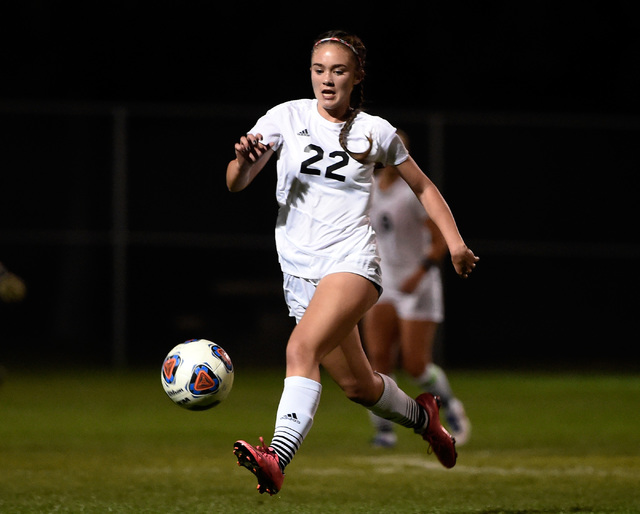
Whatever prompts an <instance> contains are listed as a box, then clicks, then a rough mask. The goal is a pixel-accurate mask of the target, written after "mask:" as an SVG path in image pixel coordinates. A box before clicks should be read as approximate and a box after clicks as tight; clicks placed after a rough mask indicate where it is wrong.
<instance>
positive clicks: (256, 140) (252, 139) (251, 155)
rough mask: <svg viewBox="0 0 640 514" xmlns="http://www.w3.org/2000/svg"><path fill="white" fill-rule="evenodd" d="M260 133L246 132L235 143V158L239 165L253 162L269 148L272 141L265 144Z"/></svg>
mask: <svg viewBox="0 0 640 514" xmlns="http://www.w3.org/2000/svg"><path fill="white" fill-rule="evenodd" d="M261 140H262V134H255V135H253V134H247V135H246V136H242V137H241V138H240V142H239V143H236V145H235V149H236V158H237V159H238V162H239V163H240V165H243V164H249V165H251V164H253V163H255V162H257V161H258V159H260V157H262V156H263V155H264V154H265V153H266V152H267V151H269V150H270V149H271V147H272V146H273V143H268V144H265V143H263V142H262V141H261Z"/></svg>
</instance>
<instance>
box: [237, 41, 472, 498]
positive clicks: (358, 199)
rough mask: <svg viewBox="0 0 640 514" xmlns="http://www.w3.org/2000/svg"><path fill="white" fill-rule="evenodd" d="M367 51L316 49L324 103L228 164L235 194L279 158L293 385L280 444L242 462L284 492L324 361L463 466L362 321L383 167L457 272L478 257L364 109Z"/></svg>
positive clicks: (263, 136)
mask: <svg viewBox="0 0 640 514" xmlns="http://www.w3.org/2000/svg"><path fill="white" fill-rule="evenodd" d="M365 57H366V49H365V47H364V45H363V44H362V41H360V39H359V38H358V37H357V36H354V35H350V34H347V33H344V32H339V31H334V32H330V33H327V34H324V35H323V36H321V37H320V38H318V39H317V40H316V41H315V43H314V45H313V48H312V52H311V85H312V87H313V93H314V96H315V98H314V99H312V100H311V99H304V100H295V101H291V102H287V103H284V104H281V105H278V106H276V107H274V108H273V109H271V110H269V111H268V112H267V113H266V114H265V115H264V116H263V117H262V118H260V119H259V120H258V122H257V123H256V125H255V126H254V127H253V128H252V129H251V130H250V131H249V132H248V133H247V135H246V136H243V137H241V138H240V141H239V142H238V143H236V145H235V153H236V158H235V159H234V160H232V161H231V162H230V163H229V165H228V167H227V186H228V188H229V190H230V191H241V190H242V189H244V188H246V187H247V186H248V185H249V184H250V183H251V182H252V181H253V179H254V178H255V177H256V175H257V174H258V173H259V172H260V170H262V169H263V168H264V165H265V164H266V162H267V161H268V160H269V159H270V158H271V157H272V156H273V155H274V154H275V155H276V156H277V171H278V180H277V191H276V197H277V201H278V204H279V212H278V218H277V222H276V247H277V251H278V257H279V260H280V265H281V268H282V272H283V276H284V293H285V299H286V302H287V305H288V307H289V312H290V314H291V316H294V317H295V318H296V320H297V325H296V327H295V328H294V330H293V331H292V333H291V336H290V338H289V341H288V343H287V349H286V378H285V381H284V389H283V392H282V396H281V398H280V404H279V406H278V409H277V413H276V425H275V430H274V434H273V438H272V440H271V443H270V444H269V445H268V446H266V445H265V444H264V441H263V439H262V438H260V445H259V446H255V447H254V446H252V445H251V444H249V443H247V442H245V441H242V440H239V441H236V443H235V445H234V453H235V455H236V457H237V458H238V464H239V465H242V466H245V467H246V468H248V469H249V470H250V471H251V472H252V473H254V474H255V475H256V477H257V479H258V491H259V492H260V493H264V492H267V493H269V494H271V495H273V494H276V493H277V492H278V491H279V490H280V488H281V487H282V483H283V481H284V470H285V467H286V466H287V465H288V464H289V463H290V462H291V459H292V458H293V456H294V454H295V453H296V451H297V450H298V449H299V448H300V445H301V444H302V442H303V440H304V438H305V437H306V435H307V433H308V432H309V430H310V428H311V424H312V422H313V417H314V414H315V412H316V409H317V407H318V403H319V401H320V392H321V389H322V386H321V384H320V366H321V365H322V366H323V367H324V368H325V369H326V370H327V372H328V373H329V374H330V375H331V377H332V378H333V379H334V380H335V381H336V383H337V384H338V385H339V386H340V387H341V388H342V390H343V391H344V393H345V394H346V396H347V397H348V398H349V399H350V400H352V401H354V402H357V403H360V404H362V405H364V406H365V407H366V408H368V409H370V410H371V411H372V412H374V413H375V414H378V415H379V416H381V417H383V418H385V419H389V420H391V421H394V422H396V423H398V424H400V425H403V426H405V427H408V428H412V429H414V430H415V431H416V432H417V433H419V434H421V435H422V437H423V438H424V439H425V440H426V441H427V442H428V443H429V445H430V446H431V447H432V449H433V452H434V453H435V454H436V456H437V457H438V459H439V460H440V462H441V463H442V464H443V465H444V466H445V467H448V468H450V467H453V466H454V465H455V463H456V457H457V453H456V449H455V440H454V439H453V437H452V436H451V435H450V434H449V433H448V432H447V431H446V430H445V429H444V427H442V425H441V424H440V420H439V410H438V408H439V407H438V402H439V400H438V399H437V398H435V397H434V396H432V395H431V394H428V393H424V394H421V395H420V396H418V398H416V399H415V400H413V399H411V398H410V397H409V396H408V395H406V394H405V393H404V392H403V391H401V390H400V389H399V388H398V386H397V385H396V383H395V382H394V381H393V380H392V379H390V378H389V377H387V376H384V375H381V374H377V373H375V372H374V371H373V370H372V368H371V365H370V364H369V361H368V360H367V357H366V355H365V353H364V350H363V347H362V343H361V341H360V337H359V335H358V329H357V323H358V321H359V320H360V319H361V318H362V317H363V316H364V314H365V313H366V312H367V311H368V310H369V308H370V307H371V306H372V305H374V304H375V302H376V301H377V299H378V296H379V294H380V291H381V283H382V280H381V276H380V262H379V256H378V253H377V249H376V240H375V234H374V232H373V229H372V227H371V224H370V223H369V215H368V213H369V201H370V200H369V195H370V192H371V187H372V176H373V169H374V167H375V166H376V164H380V165H383V166H386V165H390V164H392V165H395V166H397V167H398V171H399V173H400V175H401V176H402V178H403V179H404V180H405V181H407V183H408V184H409V185H410V186H411V188H412V189H413V191H414V192H415V194H416V195H417V196H418V198H419V199H420V201H421V203H422V205H423V206H424V207H425V209H426V210H427V211H428V213H429V216H430V217H431V218H432V219H433V220H434V221H435V222H436V223H437V224H438V226H439V227H440V230H441V231H442V233H443V235H444V238H445V240H446V242H447V246H448V248H449V251H450V254H451V258H452V262H453V266H454V267H455V269H456V272H457V273H458V274H459V275H460V276H462V277H465V278H466V277H468V276H469V274H470V273H471V271H472V270H473V269H474V267H475V265H476V261H477V260H478V259H477V257H475V256H474V254H473V252H472V251H471V250H470V249H468V248H467V246H466V245H465V243H464V241H463V239H462V237H461V236H460V233H459V232H458V229H457V227H456V223H455V221H454V219H453V216H452V214H451V211H450V210H449V207H448V206H447V204H446V202H445V201H444V199H443V198H442V196H441V195H440V193H439V191H438V189H437V188H436V187H435V186H434V185H433V183H432V182H431V181H430V180H429V179H428V178H427V177H426V176H425V175H424V174H423V173H422V171H421V170H420V168H419V167H418V166H417V165H416V163H415V162H414V161H413V159H412V158H411V157H410V156H409V154H408V153H407V151H406V149H405V147H404V145H403V144H402V141H401V139H400V138H399V137H398V136H397V135H396V131H395V129H394V128H393V127H392V126H391V125H390V124H389V123H388V122H386V121H385V120H383V119H381V118H378V117H374V116H370V115H368V114H366V113H364V112H362V110H361V109H360V106H361V101H362V81H363V79H364V64H365Z"/></svg>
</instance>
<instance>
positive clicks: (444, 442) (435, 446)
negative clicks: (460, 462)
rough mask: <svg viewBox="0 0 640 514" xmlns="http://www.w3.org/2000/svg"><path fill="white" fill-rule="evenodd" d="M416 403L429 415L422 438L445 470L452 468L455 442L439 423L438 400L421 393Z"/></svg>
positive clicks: (430, 395)
mask: <svg viewBox="0 0 640 514" xmlns="http://www.w3.org/2000/svg"><path fill="white" fill-rule="evenodd" d="M416 402H418V405H421V406H422V407H424V409H425V410H426V411H427V414H428V415H429V423H427V428H426V429H425V430H424V432H422V438H423V439H424V440H425V441H427V442H428V443H429V445H430V446H431V449H432V450H433V453H435V454H436V457H438V460H439V461H440V463H441V464H442V465H443V466H444V467H445V468H452V467H453V466H455V465H456V459H457V458H458V452H456V440H455V439H454V438H453V436H452V435H451V434H450V433H449V432H447V431H446V430H445V428H444V427H443V426H442V424H441V423H440V398H439V397H437V396H433V395H432V394H431V393H422V394H421V395H420V396H418V397H417V398H416Z"/></svg>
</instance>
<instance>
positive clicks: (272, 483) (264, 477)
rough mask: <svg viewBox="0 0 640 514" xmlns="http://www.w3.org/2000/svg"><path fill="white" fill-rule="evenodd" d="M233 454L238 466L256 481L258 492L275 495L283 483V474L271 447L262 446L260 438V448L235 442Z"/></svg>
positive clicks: (262, 441) (262, 440) (262, 442)
mask: <svg viewBox="0 0 640 514" xmlns="http://www.w3.org/2000/svg"><path fill="white" fill-rule="evenodd" d="M233 453H234V454H235V456H236V457H237V458H238V466H244V467H245V468H247V469H248V470H249V471H251V473H253V474H254V475H255V476H256V478H257V479H258V487H257V489H258V492H259V493H260V494H262V493H269V494H270V495H271V496H273V495H274V494H277V493H278V491H280V488H281V487H282V482H284V473H283V472H282V470H281V469H280V464H279V462H280V459H279V458H278V455H277V454H276V452H275V451H274V450H273V448H271V447H266V446H265V445H264V439H262V437H261V438H260V446H252V445H250V444H249V443H247V442H245V441H236V442H235V444H234V445H233Z"/></svg>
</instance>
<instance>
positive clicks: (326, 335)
mask: <svg viewBox="0 0 640 514" xmlns="http://www.w3.org/2000/svg"><path fill="white" fill-rule="evenodd" d="M285 294H286V295H287V298H288V302H287V303H288V304H289V308H290V310H291V311H292V313H294V314H298V315H299V314H300V313H303V314H302V315H301V317H300V319H299V321H298V324H297V325H296V327H295V328H294V330H293V332H292V333H291V336H290V337H289V342H288V343H287V373H286V379H285V384H284V389H283V392H282V396H281V397H280V403H279V405H278V410H277V413H276V424H275V429H274V435H273V438H272V440H271V443H270V445H269V446H264V443H263V442H261V445H260V446H257V447H254V446H252V445H250V444H248V443H246V442H245V441H237V442H236V445H235V448H234V452H235V454H236V456H237V457H238V463H239V464H240V465H244V466H245V467H247V468H248V469H249V470H250V471H251V472H252V473H254V474H255V475H256V477H257V478H258V490H259V491H260V492H261V493H262V492H268V493H269V494H275V493H277V492H278V491H279V490H280V487H281V486H282V482H283V480H284V469H285V467H286V466H287V465H288V464H289V463H290V462H291V460H292V459H293V456H294V455H295V454H296V452H297V451H298V449H299V448H300V446H301V444H302V442H303V441H304V439H305V437H306V435H307V434H308V432H309V430H310V429H311V425H312V424H313V418H314V415H315V413H316V410H317V408H318V404H319V401H320V393H321V390H322V387H321V385H320V361H321V360H322V359H323V357H324V356H326V354H328V353H331V351H332V350H333V349H334V348H335V347H336V346H338V345H339V344H340V341H341V340H343V339H344V338H346V337H347V336H348V335H349V334H351V333H354V331H356V325H357V323H358V321H359V320H360V318H362V316H363V315H364V314H365V312H366V311H367V310H368V309H369V308H370V307H371V305H373V304H374V303H375V301H376V300H377V298H378V293H377V291H376V289H375V287H374V286H373V284H371V282H369V281H368V280H366V279H365V278H363V277H360V276H358V275H354V274H352V273H336V274H332V275H328V276H326V277H325V278H323V279H322V280H320V282H319V283H318V285H317V286H315V285H311V283H310V282H309V281H305V280H303V279H298V278H295V277H285ZM293 304H297V305H293ZM356 333H357V332H356ZM360 351H361V352H362V354H363V357H364V351H363V350H362V347H361V348H360ZM365 360H366V358H365ZM369 377H370V379H371V381H372V383H370V384H368V389H367V390H366V391H365V392H366V393H367V394H369V395H370V398H365V401H367V400H368V401H371V402H372V403H373V402H374V401H375V398H377V395H379V394H380V391H375V385H376V384H374V383H373V381H374V380H375V379H374V377H373V372H371V371H370V373H369ZM372 389H373V392H372V391H371V390H372ZM379 389H380V390H381V389H382V385H381V384H379Z"/></svg>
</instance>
